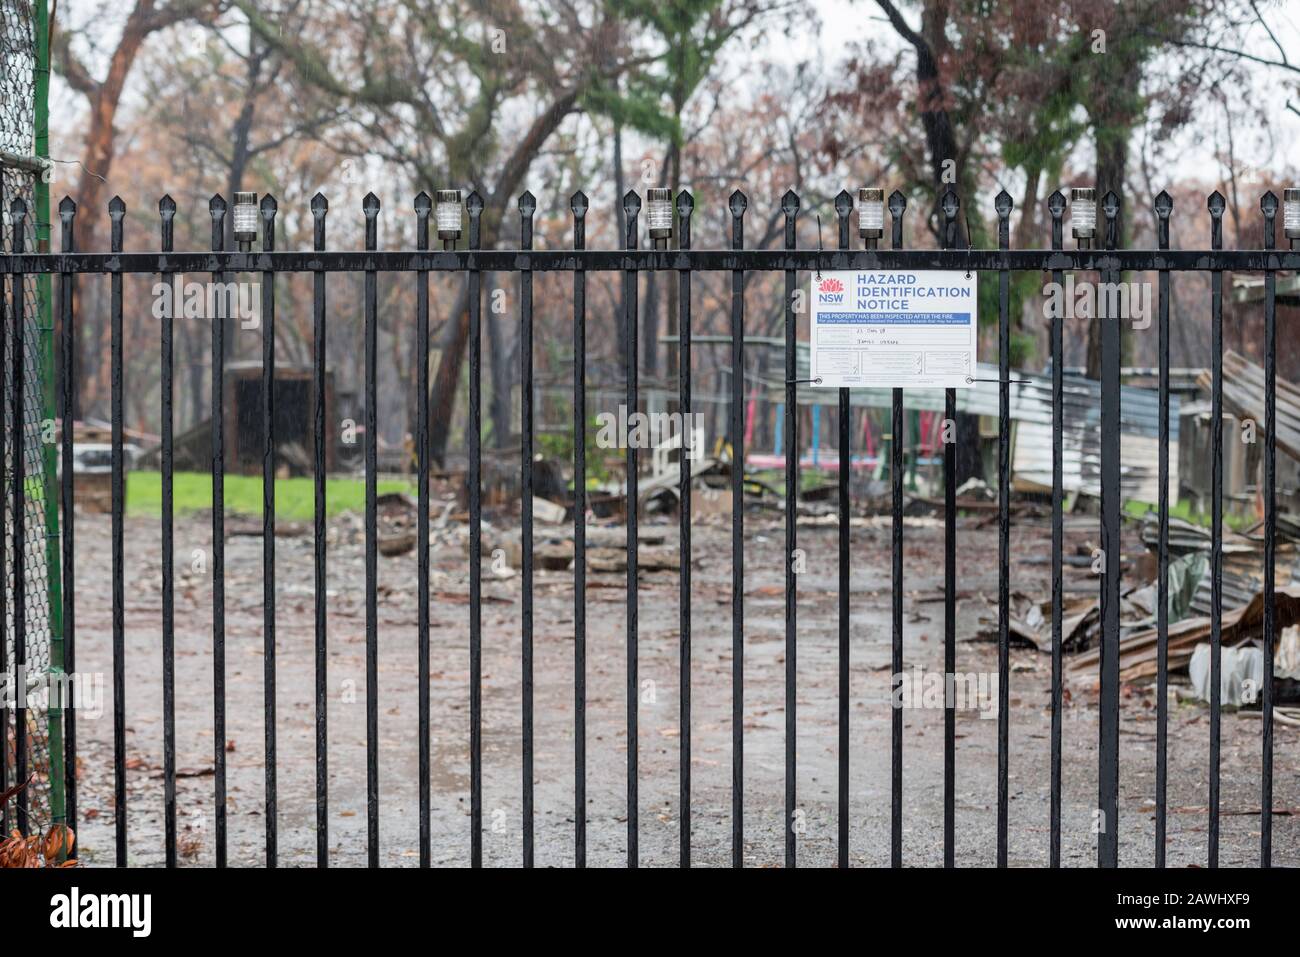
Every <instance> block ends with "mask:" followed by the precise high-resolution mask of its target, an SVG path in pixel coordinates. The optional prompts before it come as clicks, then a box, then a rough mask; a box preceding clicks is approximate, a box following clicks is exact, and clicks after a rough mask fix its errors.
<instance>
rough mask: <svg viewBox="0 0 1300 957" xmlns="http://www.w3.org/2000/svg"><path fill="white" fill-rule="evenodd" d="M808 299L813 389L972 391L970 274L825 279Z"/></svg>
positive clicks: (831, 275) (815, 283)
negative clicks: (918, 388)
mask: <svg viewBox="0 0 1300 957" xmlns="http://www.w3.org/2000/svg"><path fill="white" fill-rule="evenodd" d="M811 299H812V372H811V375H812V378H813V379H814V380H817V379H820V380H821V381H819V382H815V385H818V386H820V387H822V388H831V389H836V388H851V387H854V386H884V387H890V388H899V387H901V388H907V387H909V386H914V387H924V388H957V389H968V388H971V387H973V385H974V381H973V377H974V376H975V374H976V373H975V349H976V307H975V276H974V275H973V274H972V275H969V276H968V275H967V274H966V273H965V272H962V271H960V270H956V271H939V270H923V271H917V272H865V271H864V272H823V273H822V274H821V275H820V276H813V279H812V296H811Z"/></svg>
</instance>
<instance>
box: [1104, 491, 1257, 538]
mask: <svg viewBox="0 0 1300 957" xmlns="http://www.w3.org/2000/svg"><path fill="white" fill-rule="evenodd" d="M1157 508H1158V506H1156V505H1152V504H1151V503H1149V502H1137V501H1128V502H1125V503H1124V512H1125V514H1127V515H1130V516H1132V517H1133V518H1141V517H1142V516H1143V515H1145V514H1146V513H1147V512H1154V511H1156V509H1157ZM1169 517H1170V518H1181V519H1182V520H1183V521H1185V522H1191V523H1192V524H1194V525H1204V526H1205V527H1206V528H1208V527H1209V526H1210V522H1211V519H1212V516H1211V515H1210V513H1209V512H1193V511H1192V503H1191V501H1190V500H1189V499H1180V500H1179V501H1177V502H1174V503H1173V504H1172V505H1170V506H1169ZM1254 522H1255V520H1254V518H1252V517H1251V516H1249V515H1233V514H1231V513H1229V512H1227V511H1225V512H1224V513H1223V524H1224V525H1226V526H1227V527H1228V528H1230V529H1232V530H1233V531H1241V530H1242V529H1245V528H1249V527H1250V526H1251V525H1253V524H1254Z"/></svg>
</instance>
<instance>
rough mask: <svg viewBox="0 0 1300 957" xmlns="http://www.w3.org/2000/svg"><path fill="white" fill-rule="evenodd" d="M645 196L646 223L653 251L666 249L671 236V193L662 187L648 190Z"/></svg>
mask: <svg viewBox="0 0 1300 957" xmlns="http://www.w3.org/2000/svg"><path fill="white" fill-rule="evenodd" d="M645 196H646V204H645V211H646V223H647V224H648V225H649V227H650V238H651V239H652V240H654V244H655V249H667V248H668V239H669V237H671V236H672V234H673V191H672V190H671V189H664V188H662V187H660V188H655V189H648V190H646V193H645Z"/></svg>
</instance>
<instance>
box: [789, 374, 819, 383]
mask: <svg viewBox="0 0 1300 957" xmlns="http://www.w3.org/2000/svg"><path fill="white" fill-rule="evenodd" d="M805 382H811V383H812V384H813V385H821V384H822V377H821V376H817V378H815V379H786V380H785V384H786V385H802V384H804V383H805Z"/></svg>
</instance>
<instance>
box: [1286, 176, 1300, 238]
mask: <svg viewBox="0 0 1300 957" xmlns="http://www.w3.org/2000/svg"><path fill="white" fill-rule="evenodd" d="M1282 227H1283V228H1284V229H1285V230H1286V238H1287V239H1289V240H1291V248H1292V249H1295V248H1297V246H1300V242H1297V241H1298V240H1300V188H1296V187H1290V188H1289V189H1284V190H1282Z"/></svg>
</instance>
